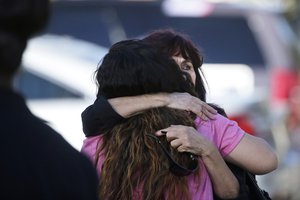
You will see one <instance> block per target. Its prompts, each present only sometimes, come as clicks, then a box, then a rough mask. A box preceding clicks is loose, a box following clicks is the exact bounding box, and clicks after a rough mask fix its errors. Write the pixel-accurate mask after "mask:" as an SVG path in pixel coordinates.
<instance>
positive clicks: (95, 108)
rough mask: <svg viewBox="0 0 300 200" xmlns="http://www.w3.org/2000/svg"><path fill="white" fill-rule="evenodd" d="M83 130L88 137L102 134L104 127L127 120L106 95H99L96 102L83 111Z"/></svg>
mask: <svg viewBox="0 0 300 200" xmlns="http://www.w3.org/2000/svg"><path fill="white" fill-rule="evenodd" d="M81 120H82V127H83V132H84V134H85V136H86V137H89V136H96V135H100V134H101V132H102V131H103V130H104V129H109V128H112V127H113V126H114V125H116V124H119V123H121V122H122V121H124V120H125V118H123V117H122V116H121V115H119V114H118V113H117V112H116V111H115V110H114V109H113V107H112V106H111V105H110V104H109V102H108V101H107V99H106V98H105V97H102V96H100V97H98V98H97V99H96V101H95V102H94V104H92V105H90V106H88V107H87V108H86V109H85V110H84V111H83V112H82V113H81Z"/></svg>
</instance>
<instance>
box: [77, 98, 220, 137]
mask: <svg viewBox="0 0 300 200" xmlns="http://www.w3.org/2000/svg"><path fill="white" fill-rule="evenodd" d="M162 106H167V107H170V108H177V109H181V110H188V111H190V112H193V113H195V114H196V115H198V116H200V117H201V118H202V119H204V120H208V119H214V115H215V114H216V110H215V109H214V108H213V107H211V106H209V105H208V104H206V103H205V102H203V101H201V100H200V99H198V98H196V97H194V96H192V95H190V94H189V93H170V94H168V93H157V94H145V95H139V96H131V97H118V98H112V99H108V100H107V99H105V98H104V97H99V98H98V99H97V100H96V101H95V102H94V104H92V105H90V106H89V107H87V108H86V109H85V110H84V111H83V113H82V115H81V118H82V124H83V132H84V133H85V135H86V136H87V137H88V136H95V135H99V134H101V130H103V128H110V127H113V126H114V125H116V124H118V123H121V122H122V121H123V120H124V119H125V118H128V117H130V116H133V115H135V114H138V113H139V112H142V111H144V110H147V109H150V108H154V107H162Z"/></svg>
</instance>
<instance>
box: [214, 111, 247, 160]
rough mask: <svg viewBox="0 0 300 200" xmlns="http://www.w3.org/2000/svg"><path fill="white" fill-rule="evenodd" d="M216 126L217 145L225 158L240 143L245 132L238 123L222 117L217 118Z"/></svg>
mask: <svg viewBox="0 0 300 200" xmlns="http://www.w3.org/2000/svg"><path fill="white" fill-rule="evenodd" d="M215 126H216V127H215V131H216V133H215V135H216V137H215V139H216V143H217V146H218V148H219V151H220V153H221V155H222V156H223V157H225V156H227V155H228V154H230V153H231V151H232V150H233V149H234V148H235V147H236V146H237V145H238V144H239V143H240V141H241V139H242V138H243V137H244V134H245V132H244V131H243V130H242V129H241V128H240V127H239V126H238V124H237V122H235V121H232V120H229V119H228V118H226V117H223V116H221V115H219V116H218V117H217V120H216V122H215Z"/></svg>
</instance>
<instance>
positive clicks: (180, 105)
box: [108, 93, 217, 120]
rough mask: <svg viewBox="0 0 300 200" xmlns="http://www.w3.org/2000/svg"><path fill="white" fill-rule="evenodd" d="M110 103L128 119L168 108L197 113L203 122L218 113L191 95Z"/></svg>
mask: <svg viewBox="0 0 300 200" xmlns="http://www.w3.org/2000/svg"><path fill="white" fill-rule="evenodd" d="M108 101H109V103H110V104H111V105H112V107H113V108H114V109H115V111H116V112H117V113H119V114H120V115H121V116H123V117H125V118H127V117H131V116H132V115H135V114H137V113H139V112H141V111H144V110H147V109H150V108H155V107H162V106H167V107H169V108H176V109H181V110H187V111H190V112H193V113H195V114H196V115H198V116H199V117H200V118H202V119H203V120H208V119H214V118H215V117H214V115H215V114H216V113H217V111H216V110H215V109H214V108H213V107H211V106H210V105H208V104H207V103H205V102H203V101H201V100H200V99H199V98H197V97H194V96H192V95H190V94H189V93H170V94H169V93H157V94H146V95H140V96H133V97H119V98H113V99H108Z"/></svg>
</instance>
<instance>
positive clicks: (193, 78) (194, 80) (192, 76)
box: [189, 72, 196, 85]
mask: <svg viewBox="0 0 300 200" xmlns="http://www.w3.org/2000/svg"><path fill="white" fill-rule="evenodd" d="M189 74H190V76H191V79H192V82H193V84H194V85H195V84H196V74H195V72H190V73H189Z"/></svg>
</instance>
